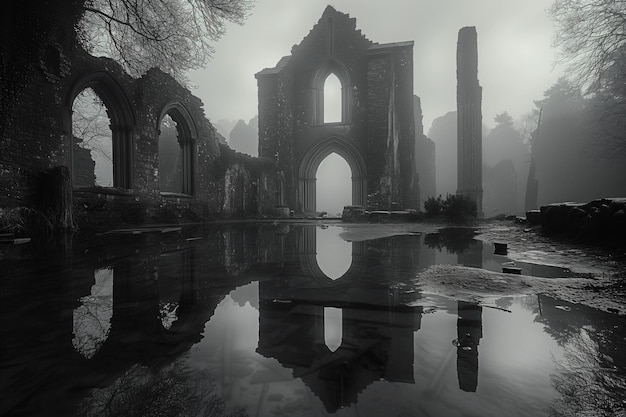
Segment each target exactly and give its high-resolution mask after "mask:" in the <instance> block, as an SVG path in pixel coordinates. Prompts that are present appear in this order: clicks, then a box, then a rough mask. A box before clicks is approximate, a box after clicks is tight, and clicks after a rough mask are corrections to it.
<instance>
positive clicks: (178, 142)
mask: <svg viewBox="0 0 626 417" xmlns="http://www.w3.org/2000/svg"><path fill="white" fill-rule="evenodd" d="M158 132H159V137H158V144H159V189H160V191H161V193H179V194H189V195H192V194H194V189H195V166H196V162H195V158H196V140H197V137H198V135H197V131H196V128H195V124H194V122H193V119H192V118H191V115H190V114H189V112H188V111H187V109H186V108H185V107H184V106H183V105H182V104H180V103H178V102H172V103H169V104H168V105H166V106H165V107H164V108H163V110H162V111H161V117H159V126H158Z"/></svg>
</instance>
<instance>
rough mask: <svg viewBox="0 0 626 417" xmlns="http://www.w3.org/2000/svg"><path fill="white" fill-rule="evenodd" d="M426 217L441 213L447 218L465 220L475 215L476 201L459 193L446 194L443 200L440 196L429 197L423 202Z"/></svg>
mask: <svg viewBox="0 0 626 417" xmlns="http://www.w3.org/2000/svg"><path fill="white" fill-rule="evenodd" d="M424 210H425V211H426V217H434V216H437V215H440V214H441V215H443V216H444V217H446V218H447V219H448V220H454V221H465V220H469V219H471V218H474V217H476V211H477V210H476V203H475V202H473V201H472V200H471V199H470V198H468V197H466V196H464V195H461V194H448V195H446V199H445V200H444V199H443V198H441V196H439V197H437V198H434V197H429V198H428V199H427V200H426V201H425V202H424Z"/></svg>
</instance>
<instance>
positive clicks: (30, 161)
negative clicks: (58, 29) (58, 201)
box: [0, 44, 280, 228]
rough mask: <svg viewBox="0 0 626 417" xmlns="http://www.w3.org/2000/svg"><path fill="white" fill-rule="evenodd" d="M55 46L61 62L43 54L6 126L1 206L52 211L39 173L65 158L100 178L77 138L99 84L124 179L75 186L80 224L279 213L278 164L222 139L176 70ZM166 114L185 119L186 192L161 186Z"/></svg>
mask: <svg viewBox="0 0 626 417" xmlns="http://www.w3.org/2000/svg"><path fill="white" fill-rule="evenodd" d="M51 48H53V50H54V51H56V53H57V55H58V60H56V61H55V60H51V61H46V62H43V63H42V68H41V69H39V70H37V71H35V72H33V74H32V76H31V82H30V84H29V85H27V86H26V87H24V88H23V90H22V91H21V96H20V100H19V102H16V103H14V105H13V106H12V107H11V115H10V116H11V117H10V118H8V120H9V121H8V122H7V123H6V124H5V125H4V126H3V127H4V130H3V135H2V137H1V138H0V207H3V208H7V209H10V208H13V207H29V208H34V209H36V210H39V211H40V212H45V211H46V210H45V207H38V205H37V202H38V198H37V194H38V189H39V181H40V178H41V174H42V173H43V172H46V171H48V170H50V169H52V168H54V167H56V166H67V167H69V168H70V172H72V171H73V177H74V178H75V179H76V178H79V177H80V178H83V179H85V180H84V181H81V182H80V183H81V184H93V182H94V181H93V179H91V180H90V181H88V179H89V176H90V172H89V170H90V167H91V175H93V164H94V162H93V159H92V158H91V156H90V152H89V150H87V149H82V148H79V147H77V146H76V145H75V143H74V142H75V139H73V137H72V103H73V101H74V98H75V97H76V96H77V95H78V94H79V93H80V92H81V91H82V90H84V89H85V88H92V89H93V90H94V92H95V93H96V94H97V95H98V97H99V98H100V99H101V100H102V101H103V102H104V104H105V105H106V108H107V114H108V116H109V119H110V123H111V130H112V132H113V138H112V140H111V142H112V147H113V160H114V162H113V179H114V187H99V186H95V185H91V186H86V187H75V188H74V192H73V214H74V218H75V220H76V221H77V223H78V226H79V227H97V228H103V227H106V228H109V227H116V226H118V225H123V224H141V223H154V222H160V223H169V222H183V221H203V220H208V219H212V218H215V217H219V216H243V215H246V216H248V215H261V214H270V213H273V210H274V207H275V206H276V201H275V199H276V195H277V192H276V190H277V189H278V188H277V187H279V186H280V184H279V183H278V182H277V181H276V178H279V176H278V174H277V173H276V171H277V170H276V166H275V165H274V164H273V163H272V162H271V161H267V160H264V161H261V160H257V159H256V158H249V157H247V156H244V155H242V154H238V153H236V152H233V151H231V150H230V149H229V148H227V147H224V146H222V147H220V145H219V141H218V137H217V134H216V131H215V129H214V127H213V126H212V125H211V123H210V122H209V121H208V120H207V119H206V117H205V115H204V110H203V104H202V102H201V100H200V99H199V98H198V97H195V96H194V95H193V94H191V92H190V91H189V90H188V89H186V88H184V87H183V86H182V85H180V84H179V83H178V82H177V81H176V80H174V79H173V78H172V77H171V76H169V75H168V74H166V73H164V72H162V71H160V70H159V69H156V68H154V69H151V70H149V71H148V72H146V73H145V74H144V75H143V76H142V77H141V78H138V79H135V78H133V77H131V76H129V75H128V74H126V73H125V72H124V71H123V70H122V68H121V67H120V66H119V65H118V64H117V63H116V62H114V61H113V60H110V59H107V58H96V57H93V56H91V55H89V54H87V53H86V52H84V51H82V50H80V49H77V48H75V47H70V46H65V47H63V46H61V45H57V44H52V46H51ZM50 65H56V67H54V68H52V67H50ZM165 114H170V115H172V117H173V118H174V119H175V121H176V123H177V124H179V125H180V124H183V125H184V126H183V127H182V128H181V129H180V130H179V132H183V133H181V134H182V135H183V136H184V137H183V139H184V143H185V146H186V148H184V149H188V153H187V155H188V156H187V157H186V159H185V164H186V165H185V166H186V170H185V172H186V173H187V174H184V175H186V177H185V178H186V180H185V181H186V185H185V189H184V190H182V191H183V192H181V193H166V192H161V191H160V189H159V172H158V168H159V151H158V138H159V125H160V122H161V119H162V117H163V116H164V115H165ZM179 140H180V138H179ZM233 178H236V180H235V181H234V182H232V181H230V180H232V179H233ZM261 180H262V184H263V187H260V186H259V184H260V181H261ZM228 181H230V182H229V183H228V184H226V182H228ZM77 183H79V182H78V181H77ZM233 187H234V188H233ZM233 192H234V193H235V194H236V195H238V196H239V197H238V198H240V199H241V201H245V203H244V204H243V206H241V205H237V204H233V203H232V198H231V197H232V193H233ZM266 199H269V200H266ZM50 220H51V221H53V222H54V219H50Z"/></svg>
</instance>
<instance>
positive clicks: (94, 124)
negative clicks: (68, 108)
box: [72, 87, 116, 187]
mask: <svg viewBox="0 0 626 417" xmlns="http://www.w3.org/2000/svg"><path fill="white" fill-rule="evenodd" d="M110 125H111V121H110V119H109V116H108V109H107V108H106V106H105V104H104V102H103V101H102V99H100V97H99V96H98V94H96V92H95V91H94V90H93V89H92V88H89V87H88V88H85V89H84V90H82V91H81V92H80V93H79V94H78V95H77V96H76V98H75V99H74V102H73V103H72V173H73V181H74V186H75V187H93V186H99V187H114V186H115V185H116V184H115V183H114V179H113V178H114V174H113V169H114V168H113V164H114V161H113V132H112V131H111V128H110Z"/></svg>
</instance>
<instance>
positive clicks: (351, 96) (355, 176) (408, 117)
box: [256, 6, 419, 212]
mask: <svg viewBox="0 0 626 417" xmlns="http://www.w3.org/2000/svg"><path fill="white" fill-rule="evenodd" d="M291 52H292V53H291V55H290V56H287V57H284V58H282V59H281V60H280V61H279V62H278V64H277V65H276V67H274V68H267V69H264V70H262V71H260V72H259V73H257V74H256V78H257V81H258V91H259V156H261V157H267V158H271V159H272V160H274V161H275V162H276V163H277V165H278V166H279V169H280V172H281V173H282V175H284V178H285V183H284V188H283V193H282V194H281V196H282V198H283V200H282V201H281V203H282V204H285V205H288V206H289V207H291V208H292V209H294V210H296V211H297V212H311V211H315V208H316V207H315V195H316V188H315V175H316V171H317V168H318V166H319V164H320V163H321V162H322V161H323V160H324V159H325V158H326V156H328V155H330V154H331V153H333V152H334V153H337V154H339V155H340V156H342V157H343V158H344V159H345V160H346V162H347V163H348V165H349V166H350V169H351V171H352V203H353V204H358V205H363V206H367V207H369V208H374V209H375V208H385V209H386V208H390V207H393V206H403V207H405V208H416V209H417V208H419V189H418V183H417V175H416V173H415V162H414V140H415V125H414V120H413V42H399V43H392V44H383V45H380V44H377V43H373V42H372V41H370V40H369V39H367V38H366V37H365V36H363V35H362V34H361V32H360V31H359V30H357V29H356V19H354V18H350V16H349V15H347V14H344V13H341V12H338V11H336V10H335V9H334V8H333V7H331V6H328V7H327V8H326V10H325V11H324V13H323V15H322V17H321V19H320V20H319V22H318V23H317V24H316V25H315V26H314V27H313V28H312V30H311V31H310V32H309V34H308V35H307V36H306V37H305V38H304V39H303V40H302V42H300V44H299V45H296V46H294V47H293V48H292V51H291ZM331 74H334V75H335V76H336V77H337V78H338V79H339V81H340V82H341V86H342V88H341V121H340V122H335V123H325V122H324V84H325V81H326V79H327V77H328V76H329V75H331Z"/></svg>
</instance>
